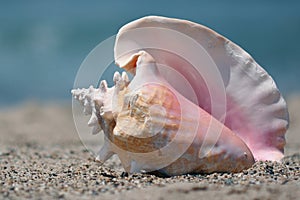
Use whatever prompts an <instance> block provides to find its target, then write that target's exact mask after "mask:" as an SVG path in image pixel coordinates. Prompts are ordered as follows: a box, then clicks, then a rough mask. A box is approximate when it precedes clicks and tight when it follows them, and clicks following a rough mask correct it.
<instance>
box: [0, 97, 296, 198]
mask: <svg viewBox="0 0 300 200" xmlns="http://www.w3.org/2000/svg"><path fill="white" fill-rule="evenodd" d="M288 105H289V110H290V118H291V125H290V129H289V131H288V133H287V145H286V149H285V155H286V156H285V158H284V159H283V161H282V162H257V163H255V164H254V166H253V167H251V168H250V169H248V170H244V171H243V172H241V173H236V174H231V173H213V174H209V175H205V174H199V175H183V176H175V177H169V178H162V177H157V176H154V175H149V174H128V173H125V172H124V170H123V168H122V166H121V165H120V162H119V160H118V158H117V157H116V156H114V157H113V158H112V159H110V160H109V161H107V162H106V163H105V164H104V165H103V166H100V165H99V164H98V163H97V162H94V156H93V155H92V154H91V153H90V152H89V151H88V150H87V149H86V148H85V146H84V145H82V142H81V140H80V138H79V136H78V134H77V131H76V129H75V125H74V122H73V118H72V111H71V107H70V105H61V104H38V103H33V102H31V103H25V104H22V105H19V106H15V107H11V108H5V109H2V110H1V111H0V199H54V198H58V199H205V198H206V199H213V198H218V199H300V133H299V130H300V97H299V96H292V97H290V98H288ZM92 137H93V136H91V138H92ZM94 141H95V140H94V139H92V140H87V141H86V144H89V142H90V144H89V145H90V147H95V144H94V143H93V142H94Z"/></svg>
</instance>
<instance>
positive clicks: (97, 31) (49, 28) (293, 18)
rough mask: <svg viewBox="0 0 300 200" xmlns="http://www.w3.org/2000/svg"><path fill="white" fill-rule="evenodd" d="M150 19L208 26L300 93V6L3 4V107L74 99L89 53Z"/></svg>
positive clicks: (277, 2) (56, 0) (259, 2)
mask: <svg viewBox="0 0 300 200" xmlns="http://www.w3.org/2000/svg"><path fill="white" fill-rule="evenodd" d="M146 15H163V16H169V17H176V18H184V19H188V20H192V21H195V22H198V23H201V24H204V25H206V26H208V27H210V28H212V29H214V30H216V31H217V32H219V33H220V34H222V35H225V36H226V37H227V38H229V39H230V40H232V41H234V42H235V43H237V44H239V45H240V46H241V47H243V48H244V49H245V50H247V51H248V52H249V53H250V54H251V55H252V56H253V57H254V59H255V60H256V61H257V62H258V63H259V64H260V65H262V66H263V67H264V68H265V69H266V70H267V71H268V72H269V73H270V74H271V75H272V76H273V78H274V79H275V81H276V83H277V85H278V87H279V88H280V90H281V91H282V92H283V94H284V95H285V96H287V95H289V94H291V93H298V92H299V91H300V47H299V46H300V39H299V38H300V1H297V0H295V1H288V0H287V1H282V0H272V1H271V0H270V1H266V0H265V1H263V0H255V1H253V0H252V1H241V0H226V1H213V0H211V1H196V0H195V1H188V0H187V1H183V0H180V1H179V0H172V1H163V0H152V1H133V0H128V1H114V0H110V1H75V0H72V1H63V0H51V1H29V0H27V1H4V0H3V1H2V0H0V106H6V105H11V104H17V103H20V102H23V101H28V100H31V99H35V100H38V101H59V100H69V99H71V96H70V89H71V88H72V86H73V82H74V78H75V76H76V72H77V70H78V68H79V66H80V64H81V63H82V61H83V60H84V58H85V57H86V56H87V55H88V53H89V52H90V51H91V50H92V49H93V48H94V47H95V46H96V45H97V44H98V43H100V42H101V41H103V40H105V39H106V38H108V37H110V36H112V35H114V34H116V33H117V31H118V29H119V28H120V27H121V26H122V25H124V24H126V23H128V22H130V21H132V20H134V19H137V18H139V17H142V16H146ZM109 78H111V77H109Z"/></svg>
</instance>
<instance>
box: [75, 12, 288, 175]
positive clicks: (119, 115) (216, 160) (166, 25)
mask: <svg viewBox="0 0 300 200" xmlns="http://www.w3.org/2000/svg"><path fill="white" fill-rule="evenodd" d="M144 30H147V31H146V32H145V31H144ZM168 31H173V32H179V33H180V34H182V35H185V36H188V37H189V38H191V39H192V40H193V42H194V43H196V44H198V45H201V47H203V49H204V50H205V51H206V52H207V54H208V55H209V56H210V57H211V58H212V60H213V61H214V63H215V64H216V67H217V70H218V73H219V75H220V76H219V78H220V80H221V83H222V85H223V87H224V91H223V92H224V101H220V99H221V97H222V96H221V95H220V94H221V92H222V91H221V90H219V87H216V86H218V85H217V84H215V83H216V82H217V80H216V79H215V77H210V76H208V77H207V76H206V77H204V76H202V75H203V74H202V75H200V74H199V73H196V71H195V69H194V68H193V66H192V64H191V63H189V62H188V61H187V60H185V59H183V58H182V57H180V56H178V55H175V54H174V53H172V52H171V53H170V52H168V51H164V50H165V49H167V50H170V49H171V50H174V49H176V51H177V52H178V49H179V51H180V50H182V52H183V54H184V53H187V54H194V55H197V52H196V51H193V46H192V45H193V44H189V43H188V42H182V40H179V39H178V40H174V38H172V36H170V34H166V33H169V32H168ZM175 35H176V34H175ZM153 44H154V45H153ZM156 44H158V45H159V47H160V49H159V48H155V47H156ZM162 48H164V49H162ZM189 48H190V49H189ZM187 56H188V55H187ZM200 57H201V56H200ZM201 58H202V57H201ZM203 59H205V58H203ZM115 61H116V64H117V65H118V66H120V67H121V68H123V69H125V70H126V71H128V72H130V73H132V74H133V75H134V77H133V79H132V80H131V81H130V80H129V78H128V76H127V74H126V72H123V73H122V74H120V73H119V72H116V73H115V75H114V77H113V80H114V83H115V85H114V86H113V87H112V88H109V87H107V83H106V81H105V80H103V81H101V83H100V87H99V88H93V87H92V86H91V87H90V88H88V89H76V90H72V94H73V96H74V98H75V99H77V100H79V101H80V102H81V103H82V105H83V106H84V111H85V113H86V114H89V115H91V118H90V121H89V122H88V125H89V126H92V127H93V133H98V132H100V131H101V130H103V132H104V137H105V144H104V146H103V147H102V149H101V150H100V152H99V153H98V156H97V158H96V160H98V161H99V162H102V163H104V162H105V161H106V160H107V159H109V158H110V157H111V156H112V155H113V154H117V155H118V157H119V158H120V160H121V162H122V165H123V167H124V169H125V170H126V171H128V172H131V173H132V172H141V171H146V172H157V173H160V174H163V175H167V176H172V175H180V174H186V173H211V172H239V171H241V170H243V169H246V168H249V167H250V166H251V165H252V164H253V163H254V161H255V160H277V161H278V160H280V159H281V158H282V157H283V149H284V145H285V138H284V135H285V132H286V130H287V127H288V112H287V107H286V103H285V101H284V99H283V98H282V96H281V95H280V93H279V91H278V89H277V87H276V85H275V83H274V81H273V79H272V78H271V77H270V76H269V75H268V74H267V72H266V71H265V70H264V69H263V68H261V67H260V66H259V65H258V64H257V63H256V62H255V61H254V60H253V59H252V58H251V57H250V55H249V54H247V53H246V52H245V51H244V50H242V49H241V48H240V47H239V46H237V45H236V44H234V43H232V42H231V41H229V40H228V39H226V38H224V37H223V36H221V35H219V34H217V33H216V32H214V31H212V30H210V29H209V28H207V27H204V26H202V25H199V24H196V23H193V22H190V21H185V20H179V19H171V18H165V17H157V16H150V17H144V18H141V19H138V20H136V21H133V22H131V23H129V24H127V25H125V26H124V27H122V28H121V29H120V31H119V33H118V35H117V39H116V43H115ZM203 62H205V61H203ZM201 64H202V63H201ZM204 64H205V63H204ZM161 66H169V67H170V68H171V69H173V70H175V71H176V72H178V73H180V74H181V75H182V76H184V78H185V79H186V80H188V82H189V84H190V87H191V88H192V90H193V91H195V96H196V102H195V101H194V100H193V98H192V97H191V96H190V95H189V91H185V87H183V85H184V84H183V83H182V82H180V81H179V80H178V79H177V80H174V79H175V78H174V77H175V76H173V75H174V74H173V75H170V74H168V73H165V71H164V69H162V67H161ZM169 72H170V71H169ZM204 74H205V72H204ZM208 74H209V72H208ZM211 88H213V91H214V93H216V94H214V95H215V96H214V97H213V98H214V101H211V99H212V94H211ZM219 91H221V92H219ZM224 102H225V105H224ZM222 109H224V111H225V115H219V114H220V113H222V112H219V111H222Z"/></svg>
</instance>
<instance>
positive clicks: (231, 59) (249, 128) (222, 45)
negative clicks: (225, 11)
mask: <svg viewBox="0 0 300 200" xmlns="http://www.w3.org/2000/svg"><path fill="white" fill-rule="evenodd" d="M143 28H144V29H145V30H147V33H145V34H139V33H138V31H137V30H141V29H143ZM155 28H166V29H170V30H173V31H178V32H180V33H183V34H185V35H187V36H188V37H191V38H193V39H194V40H195V41H197V42H198V43H199V44H200V45H201V46H202V47H203V48H204V49H205V50H206V51H207V52H208V54H209V56H211V58H212V59H213V60H214V62H215V63H216V65H217V67H218V70H219V72H220V73H221V75H222V79H223V82H224V83H223V84H224V86H225V89H226V101H227V105H226V113H227V114H226V119H225V125H226V126H227V127H229V128H230V129H231V130H233V131H234V132H236V133H237V134H238V135H239V137H241V138H242V139H243V140H244V141H245V142H246V144H247V145H248V146H249V148H250V149H251V151H252V153H253V154H254V156H255V159H256V160H277V161H278V160H280V159H281V158H282V157H283V150H284V149H283V148H284V144H285V139H284V134H285V132H286V130H287V127H288V124H289V119H288V112H287V106H286V103H285V101H284V99H283V97H282V96H281V94H280V93H279V90H278V89H277V87H276V84H275V82H274V80H273V79H272V77H271V76H270V75H269V74H268V73H267V72H266V71H265V70H264V69H263V68H262V67H260V66H259V65H258V64H257V63H256V62H255V61H254V59H253V58H252V57H251V56H250V55H249V54H248V53H247V52H245V51H244V50H243V49H242V48H240V47H239V46H238V45H236V44H234V43H233V42H231V41H229V40H228V39H226V38H225V37H223V36H221V35H219V34H218V33H216V32H215V31H213V30H211V29H209V28H207V27H205V26H202V25H199V24H196V23H194V22H190V21H187V20H179V19H172V18H166V17H160V16H148V17H144V18H141V19H138V20H136V21H133V22H131V23H129V24H127V25H125V26H123V27H122V28H121V29H120V31H119V33H118V35H117V39H116V43H115V60H116V63H117V64H118V65H119V66H121V67H122V66H123V65H124V62H125V60H128V57H127V58H126V56H125V57H124V56H121V55H123V52H124V50H125V51H127V52H130V51H136V50H137V49H138V50H143V49H144V48H145V49H146V50H148V49H147V45H146V46H144V45H145V44H152V43H155V44H157V43H159V44H160V45H161V46H163V45H165V46H166V49H168V47H169V44H170V43H172V42H173V43H174V41H170V40H169V38H172V37H166V36H165V35H164V34H159V33H160V32H159V31H157V30H155ZM142 32H143V31H141V33H142ZM153 35H155V37H151V36H153ZM180 42H181V41H180V40H177V41H175V43H177V47H178V48H179V47H181V48H184V46H185V43H180ZM125 44H126V46H125ZM174 45H175V46H176V44H174ZM173 50H174V49H173ZM175 52H176V49H175ZM149 53H150V54H151V55H152V56H153V57H154V59H155V60H156V61H157V63H162V64H165V65H168V66H171V67H173V68H175V69H176V70H178V71H179V72H180V73H182V74H184V71H185V70H186V69H183V68H182V66H180V64H182V63H184V61H182V59H178V58H175V57H174V59H175V61H174V60H173V59H172V58H173V57H171V58H170V57H169V58H167V59H166V57H164V56H162V53H161V51H156V50H153V51H150V52H149ZM177 63H179V64H177ZM187 69H188V70H189V69H193V66H189V67H187ZM185 75H186V76H185V78H186V79H187V80H189V81H191V84H192V87H193V88H203V90H201V94H200V96H198V102H199V106H200V107H202V108H204V109H205V110H206V111H207V112H209V113H211V106H212V105H210V103H209V102H210V99H209V97H210V93H209V92H208V91H207V90H206V89H205V88H206V86H205V83H204V82H203V80H201V79H202V77H201V76H199V75H198V76H197V74H195V73H193V72H192V73H190V74H186V73H185ZM195 76H197V78H196V79H197V80H199V82H196V81H194V82H193V81H192V80H195ZM164 78H167V79H168V78H170V77H164ZM197 85H201V86H200V87H199V86H197ZM196 93H197V90H196ZM198 94H199V93H198ZM212 114H213V113H212Z"/></svg>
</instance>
